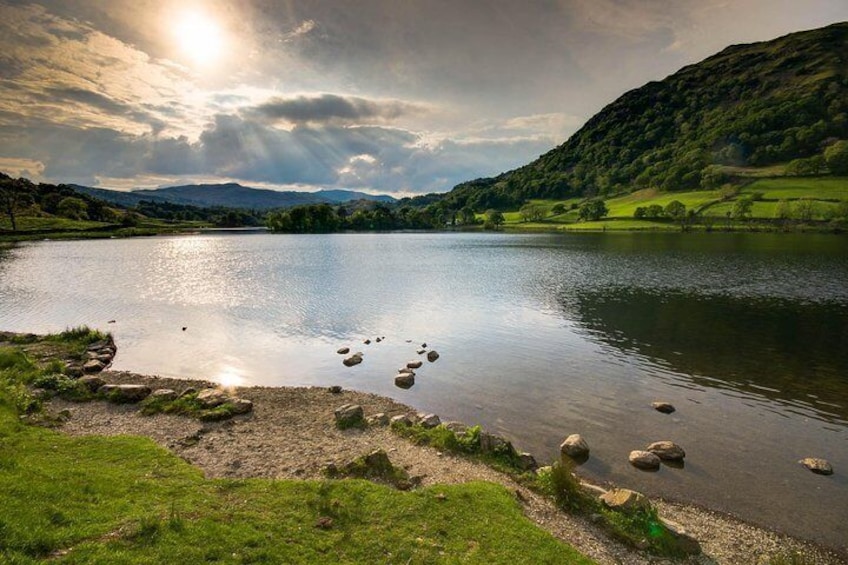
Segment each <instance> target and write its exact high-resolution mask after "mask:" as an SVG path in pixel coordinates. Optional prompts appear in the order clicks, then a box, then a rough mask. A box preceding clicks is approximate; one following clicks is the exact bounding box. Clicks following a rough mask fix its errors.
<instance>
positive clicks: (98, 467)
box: [0, 331, 591, 564]
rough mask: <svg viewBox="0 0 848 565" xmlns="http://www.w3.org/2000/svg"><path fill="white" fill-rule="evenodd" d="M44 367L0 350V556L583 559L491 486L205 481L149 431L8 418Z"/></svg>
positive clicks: (69, 343)
mask: <svg viewBox="0 0 848 565" xmlns="http://www.w3.org/2000/svg"><path fill="white" fill-rule="evenodd" d="M99 337H102V336H99V335H98V334H96V333H90V332H85V331H79V332H76V333H73V334H68V335H66V336H59V337H57V338H54V339H53V340H52V341H49V342H48V343H46V344H44V345H40V346H39V347H41V349H37V350H36V349H31V350H30V351H31V352H32V355H33V357H32V358H33V359H37V358H42V357H43V356H44V355H45V354H47V353H50V349H51V348H60V349H61V348H69V349H75V350H76V351H79V350H80V349H81V348H84V345H85V344H86V343H88V342H90V341H92V340H95V339H98V338H99ZM51 370H53V371H55V370H56V366H55V363H54V364H53V366H52V367H47V368H44V367H40V366H39V365H38V364H37V363H36V362H34V361H33V360H32V359H31V358H30V357H29V356H27V355H26V354H24V353H22V352H21V350H20V346H6V347H0V507H1V508H3V512H2V514H0V562H3V563H14V564H30V563H43V562H47V561H49V562H51V563H54V562H55V563H104V564H106V563H108V564H115V563H127V564H131V563H139V564H141V563H200V562H220V563H316V564H318V563H378V562H379V563H419V564H424V563H435V562H449V563H481V564H489V563H504V564H516V563H576V564H588V563H591V561H590V560H588V559H587V558H585V557H583V556H581V555H580V554H578V553H577V552H576V551H574V550H573V549H572V548H570V547H569V546H566V545H565V544H562V543H561V542H559V541H557V540H556V539H554V538H553V537H552V536H551V535H549V534H548V533H546V532H544V531H542V530H540V529H539V528H537V527H536V526H535V525H533V524H532V523H531V522H530V521H529V520H528V519H527V518H525V517H524V515H523V514H522V512H521V508H520V506H519V504H518V503H517V501H516V500H515V498H514V496H513V495H512V494H511V493H509V492H508V491H507V490H506V489H504V488H503V487H501V486H497V485H493V484H488V483H471V484H465V485H453V486H434V487H430V488H424V489H420V490H416V491H412V492H401V491H398V490H395V489H392V488H389V487H385V486H381V485H377V484H373V483H370V482H366V481H360V480H341V481H274V480H259V479H256V480H207V479H204V478H203V476H202V474H201V472H200V471H199V470H198V469H196V468H194V467H192V466H190V465H189V464H187V463H185V462H184V461H182V460H181V459H179V458H178V457H176V456H174V455H172V454H170V453H169V452H168V451H166V450H164V449H163V448H160V447H158V446H157V445H156V444H155V443H154V442H153V441H151V440H148V439H144V438H138V437H112V438H104V437H69V436H65V435H63V434H61V433H57V432H54V431H52V430H50V429H45V428H42V427H35V426H31V425H26V424H24V423H22V422H21V421H20V419H19V415H20V414H21V413H22V412H24V411H30V412H31V411H34V410H37V403H33V400H32V398H30V397H29V396H28V394H27V389H26V388H25V386H24V383H26V382H29V381H32V380H33V379H35V378H37V377H39V376H41V375H43V374H45V373H46V372H49V371H51ZM319 520H320V525H323V527H319Z"/></svg>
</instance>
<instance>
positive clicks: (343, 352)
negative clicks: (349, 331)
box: [336, 347, 350, 355]
mask: <svg viewBox="0 0 848 565" xmlns="http://www.w3.org/2000/svg"><path fill="white" fill-rule="evenodd" d="M336 353H338V354H339V355H347V354H348V353H350V347H342V348H339V350H338V351H336Z"/></svg>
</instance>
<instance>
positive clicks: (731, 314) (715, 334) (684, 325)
mask: <svg viewBox="0 0 848 565" xmlns="http://www.w3.org/2000/svg"><path fill="white" fill-rule="evenodd" d="M574 297H576V300H575V299H573V297H572V296H569V297H568V298H567V299H564V300H563V301H562V304H563V311H564V312H565V313H566V315H568V316H575V317H576V319H577V320H579V321H580V325H581V326H582V328H583V330H584V331H585V332H586V334H587V335H588V336H590V338H591V339H594V340H597V341H599V342H602V343H605V344H608V345H611V346H613V347H615V348H617V349H620V350H621V351H622V352H624V353H625V354H627V355H632V354H634V353H637V354H640V355H644V356H646V357H648V358H650V359H651V360H653V361H654V362H656V363H658V364H660V365H662V366H665V367H668V368H669V369H671V370H672V371H675V372H676V373H679V374H681V375H684V376H686V377H687V378H689V379H691V381H692V382H693V383H695V384H697V385H701V386H707V387H713V388H722V389H730V390H735V391H743V392H745V393H748V394H752V395H755V396H764V397H767V398H769V399H772V400H777V401H779V402H780V403H781V404H783V405H785V406H790V407H791V406H796V407H802V408H808V409H812V410H813V412H814V415H816V416H817V417H820V418H822V419H824V420H828V421H839V422H842V423H845V422H846V421H848V387H846V378H848V307H846V306H845V305H844V304H841V303H817V304H809V303H801V302H798V301H791V300H785V299H768V298H760V299H756V300H752V299H738V298H733V297H730V296H724V295H717V296H704V295H701V294H696V293H687V292H663V293H657V292H653V291H650V290H645V289H638V288H608V289H605V290H597V291H587V292H577V293H575V295H574Z"/></svg>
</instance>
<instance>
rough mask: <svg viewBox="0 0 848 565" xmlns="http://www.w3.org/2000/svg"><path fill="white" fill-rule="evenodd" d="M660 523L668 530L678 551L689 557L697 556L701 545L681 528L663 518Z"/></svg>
mask: <svg viewBox="0 0 848 565" xmlns="http://www.w3.org/2000/svg"><path fill="white" fill-rule="evenodd" d="M660 522H662V525H663V526H665V529H666V530H668V533H670V534H671V537H672V538H674V543H675V544H676V545H677V547H678V548H679V549H680V551H682V552H683V553H687V554H689V555H699V554H700V553H701V544H700V543H698V540H697V539H695V538H694V537H693V536H692V535H690V534H689V532H687V531H686V530H685V529H684V528H683V526H681V525H680V524H678V523H677V522H672V521H671V520H667V519H665V518H660Z"/></svg>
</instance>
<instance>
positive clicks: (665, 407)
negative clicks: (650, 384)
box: [651, 402, 676, 414]
mask: <svg viewBox="0 0 848 565" xmlns="http://www.w3.org/2000/svg"><path fill="white" fill-rule="evenodd" d="M651 407H652V408H653V409H654V410H656V411H657V412H662V413H663V414H671V413H672V412H674V411H675V410H676V408H675V407H674V406H672V405H671V404H669V403H668V402H652V403H651Z"/></svg>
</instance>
